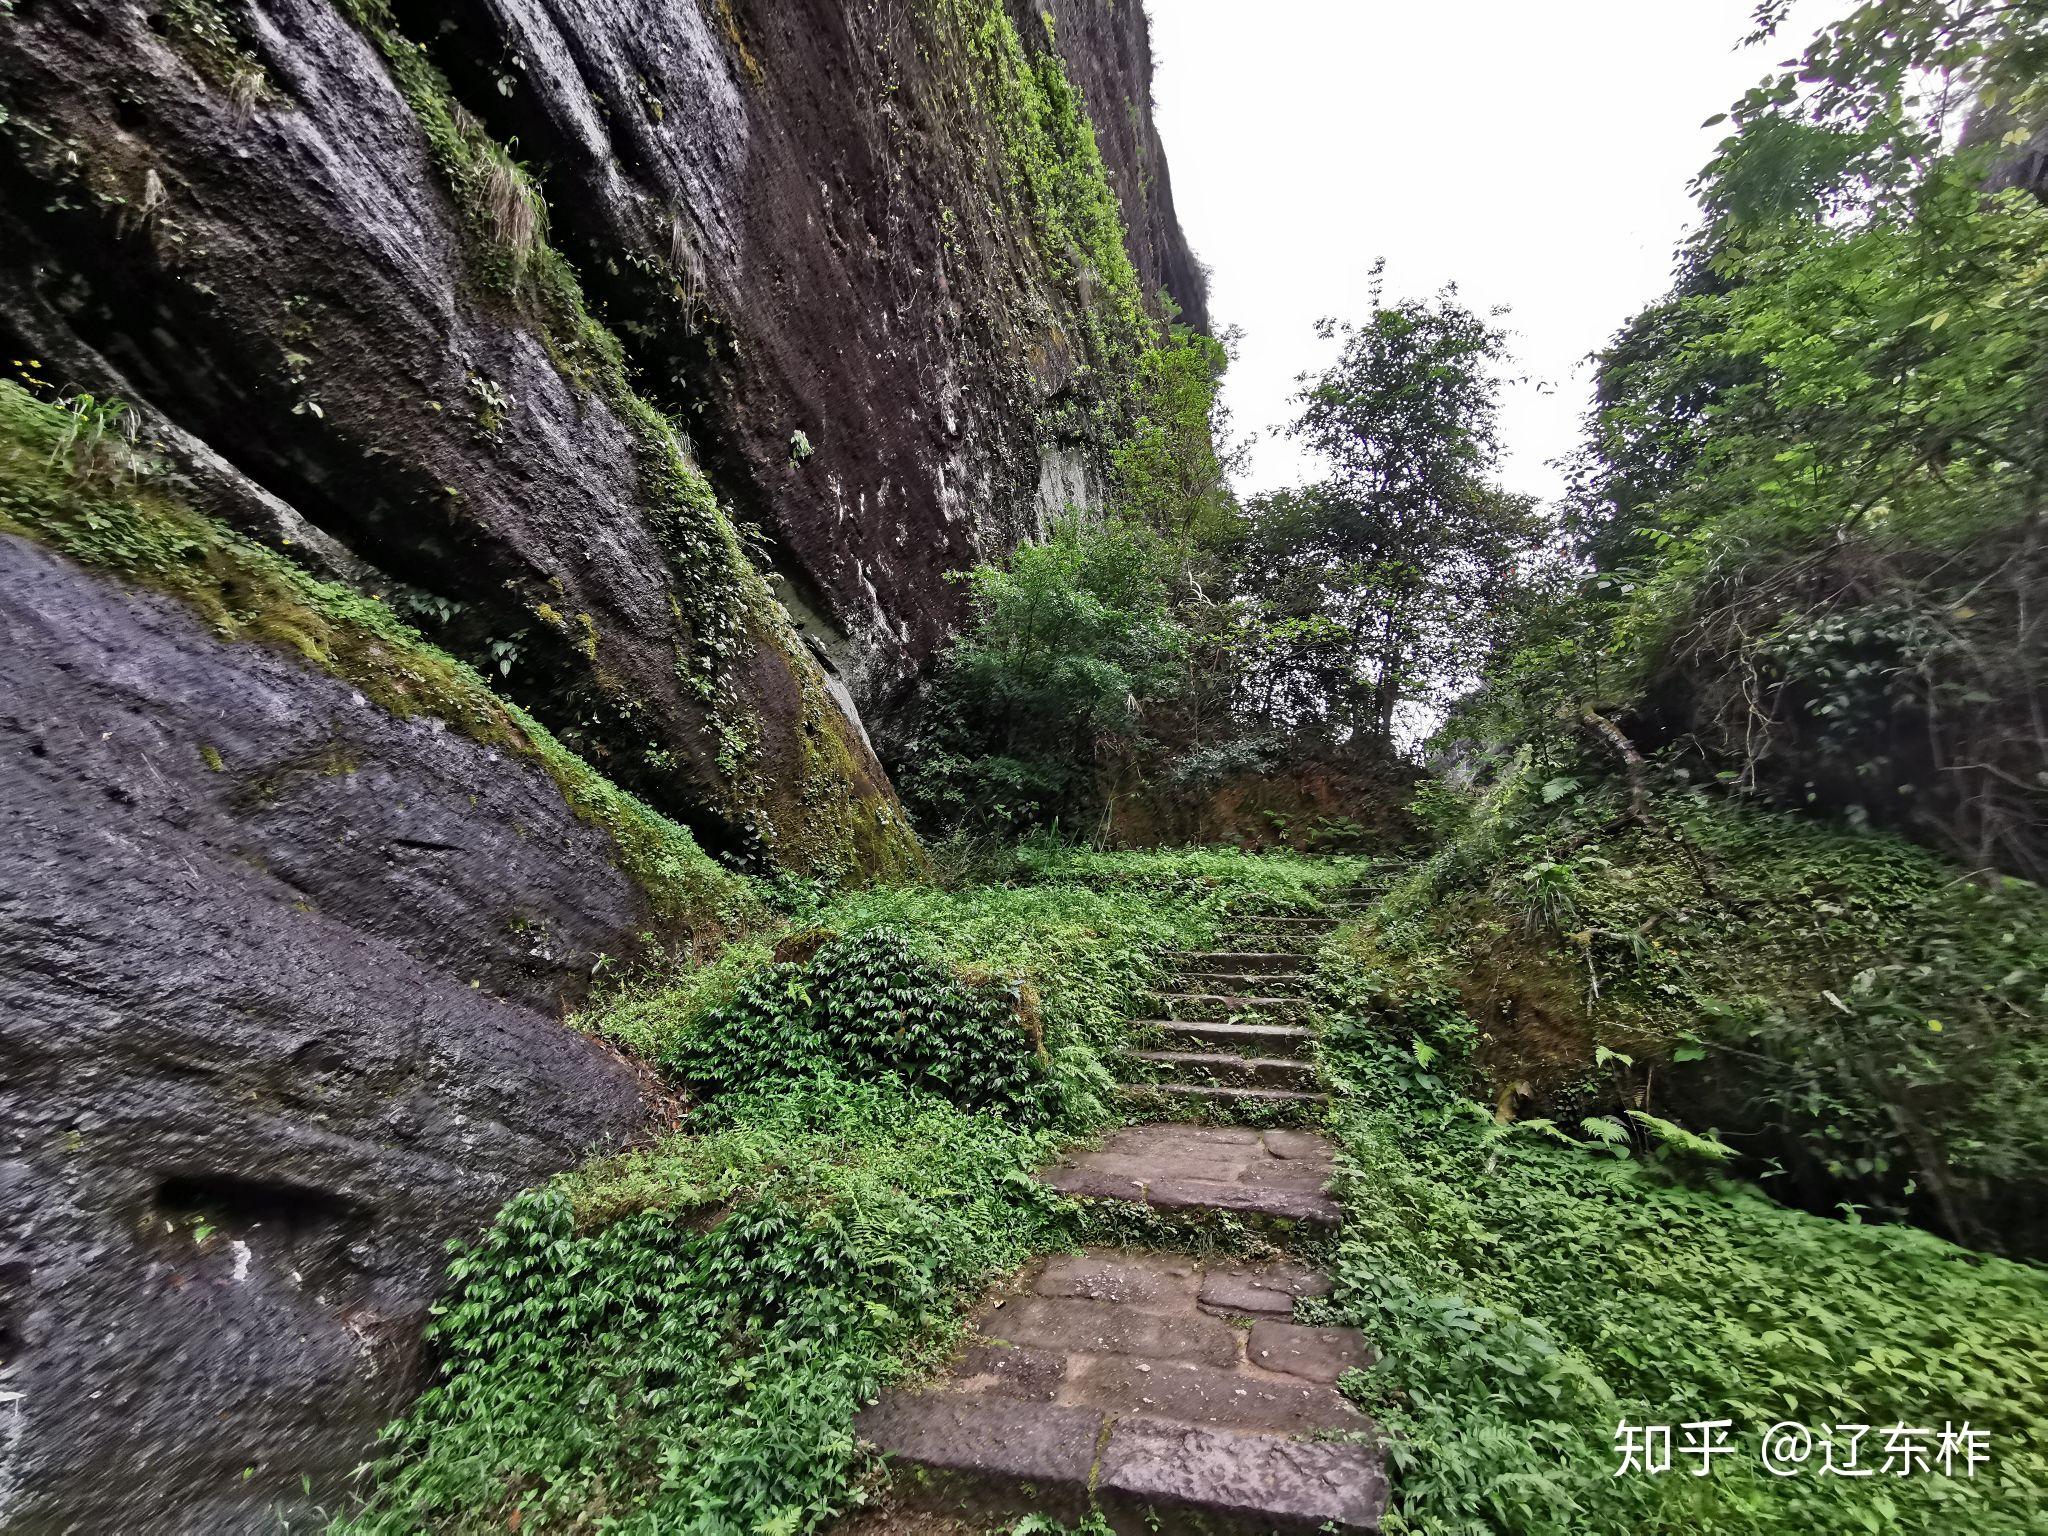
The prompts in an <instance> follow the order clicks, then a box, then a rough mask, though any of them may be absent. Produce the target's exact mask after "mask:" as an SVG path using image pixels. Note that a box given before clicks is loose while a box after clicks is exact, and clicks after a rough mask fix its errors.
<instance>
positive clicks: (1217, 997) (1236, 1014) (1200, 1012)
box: [1151, 992, 1308, 1023]
mask: <svg viewBox="0 0 2048 1536" xmlns="http://www.w3.org/2000/svg"><path fill="white" fill-rule="evenodd" d="M1151 1002H1152V1005H1153V1007H1154V1008H1155V1010H1156V1011H1157V1012H1158V1013H1159V1014H1160V1016H1161V1017H1163V1018H1168V1019H1194V1020H1198V1021H1201V1022H1205V1023H1229V1022H1233V1021H1242V1020H1245V1019H1249V1018H1258V1019H1279V1020H1291V1019H1298V1018H1301V1017H1302V1016H1303V1015H1304V1014H1306V1013H1307V1011H1308V1002H1307V1000H1306V999H1304V998H1299V997H1277V996H1271V995H1260V994H1257V993H1248V992H1155V993H1153V994H1152V997H1151Z"/></svg>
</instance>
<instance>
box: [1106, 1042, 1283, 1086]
mask: <svg viewBox="0 0 2048 1536" xmlns="http://www.w3.org/2000/svg"><path fill="white" fill-rule="evenodd" d="M1130 1056H1131V1059H1132V1060H1133V1061H1142V1062H1144V1063H1145V1064H1146V1065H1147V1066H1149V1067H1150V1068H1152V1069H1153V1071H1154V1072H1155V1073H1156V1074H1157V1076H1156V1077H1154V1078H1152V1079H1150V1080H1148V1086H1161V1087H1163V1086H1166V1085H1168V1084H1180V1083H1202V1084H1209V1085H1213V1086H1217V1087H1225V1088H1295V1089H1300V1090H1303V1091H1305V1092H1309V1091H1313V1090H1314V1088H1315V1086H1316V1069H1315V1068H1314V1067H1313V1066H1311V1065H1310V1064H1309V1063H1308V1062H1305V1061H1299V1060H1295V1059H1293V1058H1291V1057H1283V1056H1234V1055H1227V1054H1225V1053H1223V1052H1220V1051H1132V1052H1131V1053H1130Z"/></svg>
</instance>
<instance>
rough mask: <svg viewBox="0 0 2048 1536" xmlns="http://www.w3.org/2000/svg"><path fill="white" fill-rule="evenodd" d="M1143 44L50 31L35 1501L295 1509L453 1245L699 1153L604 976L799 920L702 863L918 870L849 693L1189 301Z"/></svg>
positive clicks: (31, 42) (492, 19) (16, 1423)
mask: <svg viewBox="0 0 2048 1536" xmlns="http://www.w3.org/2000/svg"><path fill="white" fill-rule="evenodd" d="M1149 70H1150V63H1149V49H1148V46H1147V43H1146V39H1145V22H1144V15H1143V12H1142V9H1141V8H1140V7H1139V6H1138V5H1137V4H1135V3H1131V0H1116V3H1111V0H1054V4H1053V6H1052V9H1051V10H1050V11H1049V12H1047V11H1042V10H1039V9H1036V8H1034V7H1032V6H1029V5H1023V4H1018V5H1014V6H1012V5H1009V4H1008V3H1007V0H447V3H443V4H436V5H428V4H425V3H423V0H13V3H12V4H6V3H0V365H4V370H5V372H4V375H0V376H4V377H5V378H6V379H8V380H9V381H10V382H4V383H0V1526H5V1527H7V1528H10V1529H13V1528H19V1529H23V1530H35V1531H46V1530H47V1531H70V1530H77V1531H103V1530H135V1531H149V1532H182V1531H202V1530H203V1531H207V1532H224V1531H237V1530H245V1529H246V1530H257V1529H263V1530H268V1529H273V1528H275V1524H276V1518H277V1515H278V1514H279V1513H280V1512H282V1513H285V1514H287V1515H288V1516H290V1517H291V1519H292V1523H293V1524H294V1525H295V1526H296V1525H297V1524H298V1523H299V1522H300V1521H301V1519H303V1518H306V1517H307V1516H308V1511H307V1510H306V1509H304V1508H301V1507H299V1505H298V1504H297V1502H296V1501H297V1500H298V1497H299V1490H300V1487H301V1477H302V1476H304V1477H307V1478H310V1479H311V1486H312V1488H313V1490H314V1498H315V1499H316V1500H318V1499H322V1498H329V1497H331V1496H332V1495H333V1494H334V1492H335V1491H336V1489H337V1488H338V1487H339V1484H340V1479H341V1476H342V1474H343V1473H344V1472H345V1471H346V1469H348V1468H349V1467H351V1466H353V1465H355V1464H356V1463H357V1462H358V1461H359V1460H361V1459H362V1457H363V1455H364V1453H365V1451H366V1448H367V1444H368V1439H369V1436H370V1433H371V1431H372V1430H373V1428H374V1427H375V1425H376V1424H378V1423H379V1422H380V1421H382V1420H383V1419H384V1418H386V1417H387V1416H388V1415H389V1413H390V1412H391V1410H392V1408H393V1407H394V1406H395V1405H396V1404H397V1403H398V1402H400V1401H402V1400H403V1399H404V1398H405V1396H406V1395H407V1394H408V1393H409V1392H411V1391H412V1390H414V1389H415V1387H416V1386H417V1384H418V1382H419V1380H420V1379H421V1376H420V1370H421V1360H420V1349H419V1325H420V1321H421V1318H422V1316H423V1314H424V1309H425V1307H426V1305H427V1304H428V1302H429V1301H430V1299H431V1297H432V1296H433V1294H434V1293H435V1290H436V1289H437V1287H438V1285H439V1277H440V1269H441V1264H442V1261H443V1250H444V1244H445V1242H446V1240H447V1239H449V1238H451V1237H459V1236H462V1235H465V1234H470V1233H474V1232H475V1231H476V1230H478V1228H479V1227H480V1226H481V1224H482V1223H484V1222H485V1221H486V1220H487V1219H488V1217H489V1215H490V1213H491V1212H492V1211H493V1210H494V1209H495V1208H496V1207H497V1206H498V1204H499V1203H501V1202H502V1201H503V1199H504V1198H505V1197H506V1196H507V1195H508V1194H510V1193H511V1192H512V1191H514V1190H516V1189H518V1188H520V1187H523V1186H525V1185H528V1184H531V1183H532V1182H534V1181H536V1180H537V1179H539V1178H541V1177H543V1176H545V1175H546V1174H547V1173H548V1172H550V1171H551V1170H554V1169H558V1168H561V1167H563V1166H565V1165H567V1164H569V1163H571V1162H574V1161H576V1160H578V1159H579V1158H582V1157H585V1156H587V1155H590V1154H592V1153H593V1152H596V1151H600V1150H602V1149H604V1148H607V1147H613V1146H617V1145H620V1144H622V1143H625V1142H627V1141H630V1140H632V1139H633V1138H635V1137H637V1136H641V1135H644V1134H647V1133H648V1132H649V1130H650V1129H651V1127H652V1126H653V1125H654V1124H655V1123H656V1122H657V1120H658V1117H659V1111H660V1109H661V1105H660V1103H659V1095H658V1093H654V1092H653V1090H651V1089H650V1088H649V1087H648V1084H647V1080H646V1078H645V1076H644V1074H643V1072H642V1071H641V1070H640V1069H638V1068H635V1067H633V1066H631V1065H630V1064H628V1063H625V1062H623V1061H621V1060H620V1059H618V1058H617V1057H616V1056H614V1055H613V1054H611V1053H609V1052H607V1051H606V1050H604V1049H602V1048H600V1047H599V1046H597V1045H596V1044H594V1043H592V1042H591V1041H589V1040H587V1039H585V1038H584V1037H582V1036H581V1035H578V1034H576V1033H575V1032H574V1031H572V1030H571V1029H569V1028H567V1027H566V1026H565V1025H563V1024H562V1023H561V1022H560V1020H561V1017H562V1014H563V1012H564V1011H565V1010H566V1008H568V1007H569V1006H571V1005H573V1003H574V1002H575V1000H576V998H577V997H578V995H579V993H580V990H581V988H582V986H583V984H584V981H585V978H586V977H587V976H588V974H589V972H590V970H591V968H592V966H593V965H594V964H595V963H596V962H597V961H598V960H599V958H600V957H601V956H604V955H613V956H617V955H620V954H623V953H625V952H627V951H629V950H631V949H633V948H635V947H636V946H638V945H640V944H642V943H643V942H645V941H646V939H647V937H648V936H650V935H651V936H652V937H653V938H654V939H655V940H656V941H658V942H667V943H672V944H678V945H682V944H689V943H698V944H704V943H708V942H711V941H713V940H715V938H716V936H717V935H718V934H719V933H721V932H725V931H731V930H732V929H734V928H735V927H743V926H745V925H746V924H747V923H748V922H750V921H751V920H752V916H751V914H753V913H754V912H755V911H756V909H757V905H758V899H757V897H756V896H755V895H754V893H753V891H752V889H751V888H750V887H749V886H748V885H747V884H746V882H744V881H742V880H740V879H738V878H737V877H735V876H734V875H733V874H731V873H729V872H728V870H727V869H722V868H720V867H719V866H718V865H716V864H714V863H713V861H712V860H711V859H710V858H708V857H707V856H706V853H705V852H704V851H703V850H704V849H709V850H711V851H712V852H713V853H716V854H718V855H720V856H721V857H722V858H723V859H724V860H725V862H726V864H727V865H728V866H731V865H739V866H742V867H746V868H752V869H758V870H771V869H772V870H783V871H789V872H792V873H795V874H799V875H806V876H817V877H822V878H826V879H834V880H837V879H859V878H867V877H872V876H877V875H886V874H888V873H890V872H892V871H896V870H901V869H904V868H906V867H910V866H913V865H915V864H916V862H917V861H918V859H919V858H920V857H921V855H920V854H919V852H918V849H917V846H916V842H915V839H914V838H913V837H912V836H911V834H910V832H909V830H908V828H907V826H906V825H905V824H904V822H903V819H902V815H901V811H900V809H899V808H898V806H897V804H896V800H895V795H894V792H893V790H892V789H891V787H890V784H889V782H888V779H887V776H886V774H885V773H884V771H883V769H882V767H881V765H880V762H879V761H878V759H877V757H876V754H875V751H874V749H873V747H872V746H871V744H870V740H869V730H868V724H867V723H864V721H863V718H862V715H863V712H865V713H866V715H867V717H868V721H869V722H872V723H873V724H875V725H876V726H878V727H881V728H883V729H886V727H887V726H888V725H889V723H890V720H891V717H892V715H894V714H895V713H896V712H897V711H898V710H899V709H900V708H901V707H902V704H903V701H904V700H905V699H906V698H908V697H909V696H910V695H911V694H912V693H913V692H914V690H915V685H916V682H917V679H918V677H919V675H920V672H921V671H922V670H923V669H924V668H926V667H927V665H928V664H929V663H930V661H931V659H932V658H933V656H934V655H935V654H936V652H937V650H938V648H939V647H940V646H941V645H942V644H943V642H944V641H945V639H946V637H947V635H948V633H949V632H950V629H951V627H952V626H953V624H954V623H955V622H956V620H957V617H958V604H959V590H958V588H957V586H956V585H954V584H952V583H949V582H948V581H947V579H946V578H947V576H948V575H949V574H950V573H951V572H953V571H955V570H958V569H959V568H961V567H963V566H965V565H968V564H970V563H971V562H973V561H974V560H976V559H980V558H984V557H988V556H991V555H995V554H999V553H1001V552H1002V551H1003V550H1004V549H1006V548H1007V547H1009V546H1010V545H1011V544H1012V543H1014V542H1015V541H1016V540H1017V539H1018V538H1020V537H1023V536H1024V535H1025V534H1027V533H1028V532H1030V531H1031V530H1032V529H1033V528H1034V527H1035V526H1036V525H1037V524H1038V523H1039V521H1040V520H1041V519H1042V518H1043V517H1044V515H1045V514H1046V513H1047V511H1048V510H1053V509H1057V507H1058V506H1059V505H1060V504H1061V503H1062V502H1065V501H1068V500H1079V499H1086V498H1089V497H1092V496H1094V495H1096V494H1098V493H1099V489H1100V487H1101V485H1102V483H1103V479H1102V476H1103V469H1104V465H1105V463H1106V460H1107V453H1108V450H1109V448H1110V447H1111V446H1112V445H1113V443H1114V441H1115V438H1116V434H1117V430H1118V427H1119V425H1120V422H1121V421H1122V420H1123V419H1124V418H1125V417H1126V416H1127V414H1128V412H1129V410H1130V409H1131V398H1130V390H1131V380H1132V378H1133V376H1134V370H1135V367H1136V362H1137V359H1138V356H1139V355H1140V352H1141V350H1142V348H1143V346H1144V345H1145V344H1146V337H1147V335H1148V334H1149V332H1150V328H1151V327H1152V325H1153V323H1154V322H1153V320H1152V319H1151V318H1149V317H1148V312H1149V311H1150V306H1152V304H1153V300H1154V296H1156V295H1157V294H1158V293H1159V292H1160V291H1161V290H1162V289H1164V290H1168V291H1170V292H1171V294H1172V296H1173V298H1174V300H1175V301H1176V303H1177V304H1178V306H1179V308H1180V309H1181V310H1182V311H1183V312H1184V313H1185V314H1187V315H1188V316H1190V317H1192V318H1194V319H1196V320H1197V321H1200V320H1201V319H1202V318H1203V314H1202V308H1201V294H1200V281H1199V271H1198V269H1197V268H1196V266H1195V264H1194V263H1193V261H1192V258H1191V257H1190V256H1189V255H1188V253H1187V250H1186V247H1185V243H1184V242H1183V241H1182V240H1181V238H1180V235H1179V232H1178V230H1177V228H1176V227H1175V225H1174V223H1173V217H1172V203H1171V196H1170V192H1169V190H1168V188H1167V183H1166V178H1165V168H1164V164H1163V159H1162V157H1161V155H1160V151H1159V145H1158V141H1157V137H1156V134H1155V133H1154V131H1153V129H1152V126H1151V123H1150V118H1149V112H1148V94H1149ZM1091 116H1092V117H1093V119H1094V125H1095V127H1094V129H1091V127H1090V123H1089V119H1090V117H1091ZM1098 145H1099V151H1098ZM1126 223H1127V224H1128V225H1129V229H1130V238H1129V241H1128V244H1127V243H1126V241H1125V238H1124V230H1123V225H1124V224H1126ZM17 380H18V381H21V382H20V384H19V387H17V383H16V382H13V381H17ZM116 397H118V398H119V399H120V400H121V401H123V402H125V403H126V404H125V408H116V407H113V406H110V405H109V404H108V402H109V400H111V399H113V398H116ZM131 434H132V436H133V437H134V439H135V443H134V447H133V449H132V450H131V449H129V448H127V447H125V446H122V445H123V444H124V442H125V439H126V438H127V437H128V436H129V435H131ZM407 625H410V626H413V627H416V628H417V629H419V630H421V631H423V632H424V633H425V634H426V635H427V637H429V639H430V640H431V641H432V642H434V644H435V645H438V646H439V647H442V648H444V649H445V651H446V652H447V653H451V654H452V656H453V657H454V658H457V659H456V660H451V659H450V655H449V654H442V652H441V651H437V650H435V649H433V648H432V647H431V646H429V645H427V644H425V643H423V642H422V641H421V640H420V638H419V637H418V636H417V635H414V634H412V633H410V632H409V631H408V630H407V628H406V626H407ZM464 662H466V663H468V664H469V666H470V667H473V668H474V671H471V670H468V669H466V668H465V667H464V666H463V665H461V664H460V663H464ZM479 674H481V676H479ZM486 679H488V686H487V684H486V681H485V680H486ZM492 689H495V690H496V692H497V694H498V695H502V696H503V697H502V698H500V697H497V696H494V694H493V693H492V692H491V690H492ZM621 787H623V789H624V790H625V791H630V792H631V793H630V794H629V793H623V792H622V789H621ZM634 795H637V796H639V797H640V798H639V799H638V800H636V799H634V798H633V796H634ZM643 801H644V802H645V803H642V802H643ZM666 818H672V820H671V819H666ZM700 844H701V845H702V846H701V847H700ZM9 1394H19V1396H18V1397H16V1398H14V1399H13V1400H11V1401H9V1400H7V1399H8V1396H9ZM245 1474H246V1475H245Z"/></svg>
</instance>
